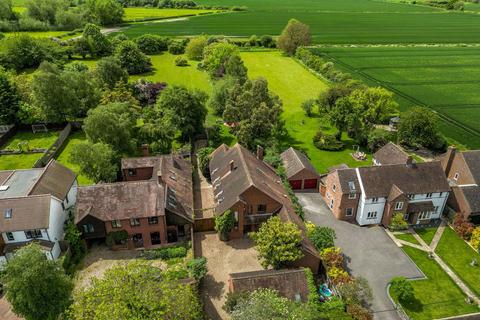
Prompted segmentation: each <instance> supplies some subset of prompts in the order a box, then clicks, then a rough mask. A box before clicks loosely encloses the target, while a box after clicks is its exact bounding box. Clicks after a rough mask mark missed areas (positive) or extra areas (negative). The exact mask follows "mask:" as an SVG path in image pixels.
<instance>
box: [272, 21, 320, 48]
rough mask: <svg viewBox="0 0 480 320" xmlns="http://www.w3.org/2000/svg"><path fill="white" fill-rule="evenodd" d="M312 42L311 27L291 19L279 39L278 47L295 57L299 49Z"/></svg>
mask: <svg viewBox="0 0 480 320" xmlns="http://www.w3.org/2000/svg"><path fill="white" fill-rule="evenodd" d="M311 42H312V37H311V35H310V27H309V26H308V25H306V24H304V23H301V22H300V21H298V20H296V19H290V21H288V24H287V26H286V27H285V28H284V29H283V31H282V34H281V35H280V37H279V38H278V41H277V46H278V47H279V48H280V49H281V50H283V52H285V53H286V54H288V55H293V54H295V51H296V50H297V48H298V47H300V46H306V45H309V44H310V43H311Z"/></svg>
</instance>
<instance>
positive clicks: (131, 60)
mask: <svg viewBox="0 0 480 320" xmlns="http://www.w3.org/2000/svg"><path fill="white" fill-rule="evenodd" d="M115 58H117V59H118V61H120V65H121V66H122V68H124V69H125V70H127V72H128V73H129V74H139V73H145V72H147V71H150V70H151V69H152V62H151V61H150V58H149V57H148V56H147V55H146V54H144V53H143V52H142V51H141V50H140V49H139V48H138V47H137V45H136V44H135V42H133V41H123V42H121V43H120V44H119V45H118V46H117V47H116V48H115Z"/></svg>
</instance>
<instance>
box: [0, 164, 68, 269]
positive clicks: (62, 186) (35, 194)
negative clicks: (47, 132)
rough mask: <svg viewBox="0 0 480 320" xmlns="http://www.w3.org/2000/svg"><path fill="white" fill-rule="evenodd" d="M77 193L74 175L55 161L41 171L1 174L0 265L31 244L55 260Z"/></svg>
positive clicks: (14, 171) (15, 171) (30, 170)
mask: <svg viewBox="0 0 480 320" xmlns="http://www.w3.org/2000/svg"><path fill="white" fill-rule="evenodd" d="M76 194H77V177H76V175H75V173H73V172H72V171H71V170H69V169H68V168H66V167H64V166H63V165H61V164H60V163H58V162H57V161H55V160H51V161H50V162H49V163H48V164H47V165H46V166H45V167H44V168H38V169H25V170H8V171H0V212H1V214H2V216H0V233H1V237H0V263H4V262H6V261H7V260H8V259H10V258H11V257H12V256H13V255H14V254H15V251H16V250H17V249H19V248H21V247H23V246H25V245H27V244H29V243H31V242H32V241H34V242H36V243H37V244H38V245H40V248H41V249H42V251H44V253H45V255H46V257H47V258H48V259H57V258H58V257H59V256H60V254H61V251H62V244H61V242H62V240H63V239H64V225H65V222H66V221H67V220H68V215H69V212H70V210H71V208H73V206H74V205H75V200H76Z"/></svg>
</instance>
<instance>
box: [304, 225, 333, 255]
mask: <svg viewBox="0 0 480 320" xmlns="http://www.w3.org/2000/svg"><path fill="white" fill-rule="evenodd" d="M307 236H308V239H310V241H312V243H313V245H314V246H315V248H317V250H318V251H319V252H322V251H323V250H324V249H327V248H331V247H333V246H335V243H334V239H335V230H333V229H332V228H328V227H315V228H314V229H312V230H310V231H308V234H307Z"/></svg>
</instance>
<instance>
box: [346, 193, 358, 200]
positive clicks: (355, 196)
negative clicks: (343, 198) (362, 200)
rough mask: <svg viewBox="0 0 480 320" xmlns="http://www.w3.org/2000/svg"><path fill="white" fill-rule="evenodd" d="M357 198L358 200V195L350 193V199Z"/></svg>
mask: <svg viewBox="0 0 480 320" xmlns="http://www.w3.org/2000/svg"><path fill="white" fill-rule="evenodd" d="M356 198H357V194H356V193H352V192H350V193H349V194H348V199H356Z"/></svg>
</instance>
